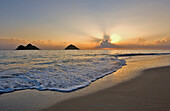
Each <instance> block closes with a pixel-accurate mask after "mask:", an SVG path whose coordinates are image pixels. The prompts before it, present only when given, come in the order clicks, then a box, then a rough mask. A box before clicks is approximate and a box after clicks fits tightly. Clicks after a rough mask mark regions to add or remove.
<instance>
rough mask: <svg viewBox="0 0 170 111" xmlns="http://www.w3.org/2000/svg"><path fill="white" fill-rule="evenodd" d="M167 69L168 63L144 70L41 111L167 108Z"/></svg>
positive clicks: (169, 90) (158, 110) (169, 78)
mask: <svg viewBox="0 0 170 111" xmlns="http://www.w3.org/2000/svg"><path fill="white" fill-rule="evenodd" d="M169 72H170V66H167V67H158V68H152V69H147V70H144V71H142V74H141V75H140V76H138V77H137V78H135V79H132V80H130V81H127V82H124V83H121V84H119V85H117V86H114V87H111V88H108V89H104V90H102V91H99V92H96V93H94V94H90V95H87V96H82V97H78V98H74V99H70V100H66V101H63V102H60V103H57V104H55V105H53V106H51V107H49V108H47V109H45V110H43V111H169V110H170V101H169V100H170V95H169V94H170V87H169V83H170V73H169Z"/></svg>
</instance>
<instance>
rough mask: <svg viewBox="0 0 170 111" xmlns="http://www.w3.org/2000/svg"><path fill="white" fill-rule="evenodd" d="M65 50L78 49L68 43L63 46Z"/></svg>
mask: <svg viewBox="0 0 170 111" xmlns="http://www.w3.org/2000/svg"><path fill="white" fill-rule="evenodd" d="M65 50H79V48H77V47H76V46H74V45H72V44H71V45H69V46H67V47H66V48H65Z"/></svg>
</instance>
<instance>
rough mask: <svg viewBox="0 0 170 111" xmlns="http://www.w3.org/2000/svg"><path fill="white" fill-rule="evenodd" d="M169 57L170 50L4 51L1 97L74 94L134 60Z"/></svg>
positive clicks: (0, 58) (0, 61)
mask: <svg viewBox="0 0 170 111" xmlns="http://www.w3.org/2000/svg"><path fill="white" fill-rule="evenodd" d="M169 54H170V51H169V50H38V51H30V50H29V51H18V50H1V51H0V93H5V92H11V91H15V90H22V89H37V90H53V91H62V92H69V91H74V90H77V89H79V88H83V87H86V86H88V85H89V84H90V83H91V82H93V81H95V80H97V79H99V78H101V77H104V76H106V75H108V74H112V73H113V72H115V71H117V70H118V69H121V68H122V67H123V66H124V65H126V59H130V58H131V57H133V56H139V57H140V56H153V55H156V56H159V55H169ZM127 65H128V64H127ZM113 74H114V73H113Z"/></svg>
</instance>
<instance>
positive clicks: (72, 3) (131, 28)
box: [0, 0, 170, 49]
mask: <svg viewBox="0 0 170 111" xmlns="http://www.w3.org/2000/svg"><path fill="white" fill-rule="evenodd" d="M169 6H170V1H169V0H149V1H148V0H122V1H120V0H96V1H92V0H85V1H84V0H79V1H77V0H69V1H67V0H62V1H52V0H50V1H46V0H36V1H35V0H29V1H27V0H22V1H21V0H15V1H2V2H1V3H0V15H1V19H0V49H15V48H16V47H17V46H18V45H20V44H22V45H27V44H28V43H32V44H33V45H36V46H38V47H39V48H40V49H64V48H65V47H66V46H67V45H69V44H74V45H76V46H77V47H79V48H80V49H115V48H116V49H170V28H169V26H170V22H169V20H170V14H169V10H170V7H169ZM104 34H106V35H104Z"/></svg>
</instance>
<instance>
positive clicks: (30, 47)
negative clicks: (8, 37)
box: [16, 43, 40, 50]
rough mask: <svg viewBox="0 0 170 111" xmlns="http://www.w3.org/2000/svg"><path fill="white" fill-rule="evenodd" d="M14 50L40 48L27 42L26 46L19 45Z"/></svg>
mask: <svg viewBox="0 0 170 111" xmlns="http://www.w3.org/2000/svg"><path fill="white" fill-rule="evenodd" d="M16 50H40V49H39V48H38V47H36V46H34V45H32V44H30V43H29V44H28V45H27V46H23V45H19V46H18V47H17V48H16Z"/></svg>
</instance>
